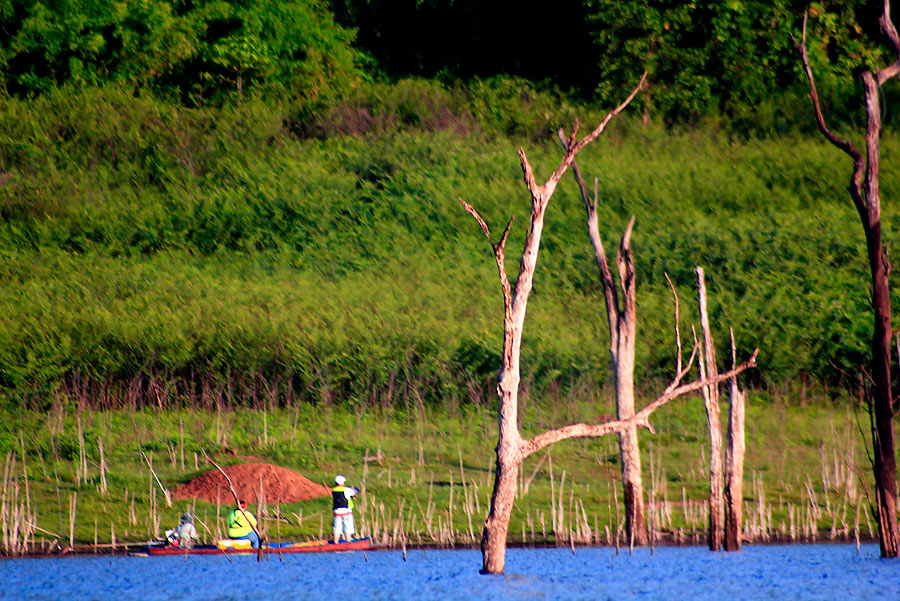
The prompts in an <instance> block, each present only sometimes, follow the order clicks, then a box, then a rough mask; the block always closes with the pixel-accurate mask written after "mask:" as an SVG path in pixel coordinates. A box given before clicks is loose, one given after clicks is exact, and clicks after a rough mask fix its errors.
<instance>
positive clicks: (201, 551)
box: [147, 538, 376, 555]
mask: <svg viewBox="0 0 900 601" xmlns="http://www.w3.org/2000/svg"><path fill="white" fill-rule="evenodd" d="M375 548H376V547H375V545H373V544H372V542H371V541H370V540H369V539H367V538H361V539H358V540H352V541H349V542H342V543H337V544H335V543H329V542H315V543H312V544H310V543H282V544H281V545H278V546H268V545H266V546H263V550H262V552H263V553H271V554H275V555H277V554H288V553H339V552H341V551H368V550H372V549H375ZM258 552H259V550H258V549H220V548H219V547H212V546H210V547H207V546H204V547H194V548H192V549H185V548H180V547H170V546H153V545H151V546H149V547H147V553H148V554H149V555H256V554H257V553H258Z"/></svg>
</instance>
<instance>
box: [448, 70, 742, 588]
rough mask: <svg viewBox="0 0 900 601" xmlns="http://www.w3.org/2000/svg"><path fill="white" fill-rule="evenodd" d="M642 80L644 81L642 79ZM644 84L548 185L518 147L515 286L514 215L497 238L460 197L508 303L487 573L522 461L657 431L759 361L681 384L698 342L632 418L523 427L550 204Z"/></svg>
mask: <svg viewBox="0 0 900 601" xmlns="http://www.w3.org/2000/svg"><path fill="white" fill-rule="evenodd" d="M641 82H642V83H643V78H642V79H641ZM639 89H640V84H639V85H638V87H637V88H635V90H634V91H633V92H632V93H631V95H630V96H629V97H628V98H627V99H626V100H625V102H623V103H622V104H621V105H620V106H619V107H617V108H616V109H614V110H613V111H611V112H610V113H609V114H608V115H607V116H606V117H605V118H604V120H603V121H602V122H601V123H600V125H598V126H597V128H596V129H594V130H593V131H592V132H591V133H590V134H588V135H586V136H585V137H583V138H581V139H580V140H579V139H578V138H577V135H578V124H577V123H576V125H575V127H574V128H573V130H572V133H571V135H570V136H569V137H568V138H567V141H566V153H565V155H564V157H563V158H562V160H561V161H560V164H559V166H557V168H556V170H555V171H554V172H553V174H552V175H551V176H550V177H549V178H548V179H547V180H546V182H545V183H544V184H543V185H539V184H538V183H537V181H536V180H535V177H534V172H533V171H532V168H531V165H530V164H529V162H528V158H527V157H526V155H525V152H524V150H522V149H519V162H520V164H521V166H522V171H523V173H524V177H525V184H526V186H527V187H528V190H529V192H530V194H531V223H530V225H529V228H528V231H527V233H526V237H525V246H524V249H523V251H522V256H521V259H520V262H519V272H518V277H517V278H516V282H515V286H513V285H511V284H510V281H509V278H508V276H507V274H506V269H505V267H504V261H505V246H506V240H507V237H508V235H509V231H510V227H511V225H512V220H510V221H509V222H508V223H507V225H506V228H505V230H504V231H503V234H502V235H501V237H500V240H499V241H497V242H494V241H493V239H492V238H491V234H490V230H489V228H488V225H487V223H486V222H485V221H484V219H483V218H482V217H481V215H480V214H479V213H478V211H476V210H475V208H474V207H472V206H471V205H470V204H468V203H466V202H465V201H463V200H462V199H460V202H461V203H462V204H463V206H464V207H465V209H466V210H467V211H468V212H469V213H470V214H471V215H472V216H473V217H474V218H475V219H476V221H477V222H478V224H479V225H480V226H481V230H482V232H483V233H484V235H485V236H486V237H487V239H488V241H489V242H490V243H491V246H492V248H493V251H494V258H495V260H496V263H497V268H498V272H499V276H500V285H501V288H502V292H503V306H504V325H503V354H502V356H501V365H500V372H499V373H498V378H497V379H498V384H497V399H498V412H499V436H498V441H497V447H496V455H497V464H496V473H495V478H494V490H493V493H492V495H491V506H490V510H489V512H488V516H487V518H486V520H485V522H484V528H483V531H482V539H481V553H482V569H481V571H482V573H488V574H499V573H502V572H503V569H504V565H505V562H506V538H507V532H508V529H509V518H510V515H511V513H512V507H513V501H514V500H515V493H516V478H517V474H518V471H519V466H520V465H521V464H522V461H524V460H525V458H526V457H528V456H529V455H531V454H532V453H534V452H536V451H539V450H540V449H542V448H544V447H546V446H548V445H551V444H553V443H555V442H558V441H560V440H564V439H568V438H577V437H582V438H584V437H599V436H605V435H607V434H613V433H617V432H622V431H624V430H626V429H628V428H631V427H635V426H638V427H644V428H647V429H649V430H650V431H652V428H651V426H650V422H649V417H650V415H651V414H652V413H653V412H654V411H655V410H656V409H658V408H659V407H661V406H663V405H664V404H666V403H668V402H669V401H671V400H672V399H675V398H677V397H679V396H681V395H684V394H687V393H690V392H693V391H696V390H699V389H701V388H702V387H703V386H708V385H709V384H711V383H713V382H721V381H725V380H727V379H728V378H731V377H733V376H735V375H737V374H738V373H741V372H743V371H744V370H746V369H749V368H750V367H753V366H754V365H755V364H756V352H754V353H753V355H752V356H751V357H750V358H749V359H748V360H747V361H745V362H744V363H742V364H740V365H739V366H737V367H736V368H735V369H733V370H730V371H729V372H726V373H724V374H722V375H720V376H719V377H718V378H717V379H715V380H711V379H700V380H697V381H694V382H691V383H689V384H682V383H681V380H682V378H683V377H684V375H685V374H687V373H688V371H689V370H690V367H691V364H692V362H693V358H694V356H695V354H696V352H697V346H696V345H695V347H694V352H693V353H692V355H691V360H690V361H689V362H688V365H687V366H686V367H685V368H684V369H683V370H680V371H678V373H676V375H675V378H674V379H673V381H672V382H671V383H670V384H669V386H668V387H667V388H666V390H665V391H664V392H663V394H662V395H661V396H659V397H658V398H657V399H656V400H654V401H653V402H651V403H650V404H648V405H647V406H646V407H644V408H643V409H641V410H640V411H638V412H637V413H635V414H634V415H633V416H632V417H630V418H628V419H617V420H613V421H609V422H605V423H602V424H584V423H577V424H569V425H566V426H562V427H560V428H556V429H553V430H548V431H545V432H543V433H541V434H538V435H537V436H535V437H534V438H531V439H523V438H522V436H521V434H520V432H519V427H518V417H517V414H518V389H519V381H520V371H519V359H520V350H521V343H522V330H523V327H524V323H525V310H526V305H527V303H528V297H529V295H530V293H531V289H532V285H533V280H534V270H535V267H536V265H537V258H538V251H539V249H540V240H541V233H542V231H543V226H544V214H545V212H546V209H547V205H548V203H549V201H550V198H551V196H552V195H553V192H554V191H555V190H556V186H557V184H558V183H559V180H560V178H562V176H563V175H564V174H565V172H566V170H567V169H568V168H569V166H570V165H571V164H572V161H573V160H574V159H575V156H576V155H577V154H578V152H579V151H580V150H581V149H582V148H584V147H585V146H586V145H587V144H589V143H591V142H592V141H594V140H595V139H596V138H597V137H598V136H599V135H600V134H601V133H602V132H603V131H604V130H605V129H606V126H607V125H608V123H609V122H610V120H611V119H612V118H613V117H614V116H615V115H617V114H618V113H620V112H621V111H622V110H624V109H625V107H626V106H627V105H628V104H629V103H630V102H631V100H632V98H634V96H635V94H637V92H638V90H639ZM679 355H680V349H679ZM679 365H680V362H679Z"/></svg>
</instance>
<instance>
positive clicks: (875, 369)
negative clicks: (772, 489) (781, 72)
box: [797, 0, 900, 557]
mask: <svg viewBox="0 0 900 601" xmlns="http://www.w3.org/2000/svg"><path fill="white" fill-rule="evenodd" d="M806 22H807V13H804V15H803V33H802V37H801V39H800V42H798V43H797V47H798V49H799V51H800V58H801V60H802V61H803V69H804V71H805V72H806V77H807V79H808V81H809V88H810V98H811V99H812V103H813V111H814V112H815V115H816V127H817V128H818V130H819V132H820V133H821V134H822V135H823V136H824V137H825V138H826V139H827V140H828V141H829V142H830V143H831V144H832V145H834V146H835V147H836V148H838V149H840V150H841V151H843V152H844V153H845V154H847V156H849V157H850V159H851V160H852V162H853V171H852V174H851V176H850V185H849V186H848V187H847V189H848V191H849V192H850V198H851V199H852V200H853V205H854V206H855V207H856V211H857V212H858V213H859V218H860V221H861V222H862V226H863V231H864V232H865V236H866V250H867V254H868V259H869V269H870V271H871V277H872V286H871V294H872V297H871V303H872V311H873V313H874V317H875V320H874V327H873V332H872V367H871V373H870V374H869V383H870V386H871V390H870V393H869V402H870V408H871V410H872V413H873V421H872V426H871V429H872V441H873V450H874V461H873V472H874V476H875V498H876V507H875V512H876V514H877V515H876V520H877V522H878V538H879V543H880V547H881V556H882V557H897V556H898V547H900V531H898V526H897V463H896V457H895V455H894V422H893V418H894V411H895V410H896V409H897V406H896V403H895V402H894V400H893V399H892V398H891V336H892V335H893V330H892V329H891V296H890V282H889V279H890V277H889V276H890V271H891V264H890V261H889V260H888V256H887V252H886V251H885V249H884V246H883V244H882V240H881V198H880V194H879V185H880V177H881V176H880V161H881V151H880V148H879V137H880V135H881V110H880V108H881V107H880V101H879V90H880V88H881V86H882V85H884V84H885V83H886V82H887V81H888V80H890V79H892V78H894V77H895V76H897V74H898V73H900V35H898V34H897V30H896V29H895V28H894V23H893V21H892V20H891V3H890V1H889V0H884V5H883V11H882V13H881V16H880V17H879V19H878V24H879V25H880V27H881V31H882V33H883V34H884V36H885V38H886V39H887V40H888V42H889V43H890V50H889V52H890V53H891V55H892V56H894V57H896V58H895V60H894V62H892V63H891V64H890V65H888V66H887V67H885V68H884V69H881V70H876V71H872V70H871V69H867V70H865V71H864V72H863V73H862V81H863V88H864V89H865V96H866V137H865V144H866V153H865V156H863V154H862V153H861V152H860V151H859V150H858V149H857V148H856V147H855V146H854V145H853V143H852V142H850V141H849V140H844V139H842V138H839V137H838V136H836V135H835V134H834V133H833V132H832V131H831V130H830V129H829V128H828V126H827V125H826V124H825V116H824V114H823V113H822V107H821V104H820V103H819V95H818V92H817V91H816V84H815V81H814V80H813V74H812V69H811V68H810V66H809V57H808V56H807V52H806Z"/></svg>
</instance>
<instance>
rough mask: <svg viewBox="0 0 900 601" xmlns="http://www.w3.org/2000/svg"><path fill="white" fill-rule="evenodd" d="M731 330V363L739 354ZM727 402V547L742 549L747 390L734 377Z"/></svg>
mask: <svg viewBox="0 0 900 601" xmlns="http://www.w3.org/2000/svg"><path fill="white" fill-rule="evenodd" d="M735 353H736V351H735V347H734V332H732V333H731V365H732V367H734V366H735V364H736V363H737V357H736V355H735ZM729 390H730V399H729V404H728V446H727V447H726V448H725V550H726V551H740V550H741V531H742V530H743V504H744V498H743V495H744V393H743V391H742V390H741V389H740V387H739V386H738V382H737V378H732V379H731V387H730V389H729Z"/></svg>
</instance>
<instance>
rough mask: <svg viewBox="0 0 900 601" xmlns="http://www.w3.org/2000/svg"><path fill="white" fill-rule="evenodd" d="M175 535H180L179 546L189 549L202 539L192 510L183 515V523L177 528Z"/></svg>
mask: <svg viewBox="0 0 900 601" xmlns="http://www.w3.org/2000/svg"><path fill="white" fill-rule="evenodd" d="M175 535H176V536H177V537H178V546H179V547H186V548H188V549H190V548H191V547H193V546H194V543H195V542H198V541H199V540H200V537H199V536H197V528H195V527H194V516H193V514H192V513H191V512H187V513H185V514H184V515H183V516H181V523H179V524H178V527H177V528H175Z"/></svg>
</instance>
